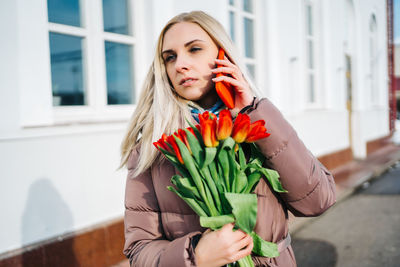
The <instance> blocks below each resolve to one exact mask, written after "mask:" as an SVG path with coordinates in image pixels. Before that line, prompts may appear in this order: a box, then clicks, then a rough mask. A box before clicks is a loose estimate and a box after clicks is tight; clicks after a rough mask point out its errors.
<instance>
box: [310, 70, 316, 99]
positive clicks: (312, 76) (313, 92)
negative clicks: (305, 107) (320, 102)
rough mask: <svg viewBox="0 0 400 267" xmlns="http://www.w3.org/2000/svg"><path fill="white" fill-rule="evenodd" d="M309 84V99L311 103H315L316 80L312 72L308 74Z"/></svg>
mask: <svg viewBox="0 0 400 267" xmlns="http://www.w3.org/2000/svg"><path fill="white" fill-rule="evenodd" d="M308 85H309V91H308V93H309V95H308V101H309V102H310V103H314V102H315V81H314V74H312V73H309V74H308Z"/></svg>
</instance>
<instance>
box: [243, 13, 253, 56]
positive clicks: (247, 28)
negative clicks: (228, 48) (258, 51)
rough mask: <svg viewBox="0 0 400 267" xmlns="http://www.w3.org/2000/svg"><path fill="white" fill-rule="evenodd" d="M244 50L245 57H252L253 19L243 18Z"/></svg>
mask: <svg viewBox="0 0 400 267" xmlns="http://www.w3.org/2000/svg"><path fill="white" fill-rule="evenodd" d="M243 22H244V50H245V55H246V57H250V58H254V31H253V30H254V25H253V20H251V19H248V18H244V21H243Z"/></svg>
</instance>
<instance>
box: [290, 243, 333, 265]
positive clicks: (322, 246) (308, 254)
mask: <svg viewBox="0 0 400 267" xmlns="http://www.w3.org/2000/svg"><path fill="white" fill-rule="evenodd" d="M292 248H293V251H294V255H295V257H296V261H297V266H299V267H307V266H324V267H334V266H336V263H337V261H338V253H337V251H336V247H335V246H334V245H332V244H330V243H328V242H326V241H322V240H316V239H294V240H293V242H292Z"/></svg>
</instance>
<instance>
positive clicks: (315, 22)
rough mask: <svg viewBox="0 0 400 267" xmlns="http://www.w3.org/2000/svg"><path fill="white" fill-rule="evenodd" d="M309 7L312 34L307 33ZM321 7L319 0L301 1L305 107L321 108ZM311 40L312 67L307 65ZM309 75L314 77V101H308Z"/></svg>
mask: <svg viewBox="0 0 400 267" xmlns="http://www.w3.org/2000/svg"><path fill="white" fill-rule="evenodd" d="M308 6H310V7H311V14H312V18H311V23H312V25H311V27H312V35H309V30H308V27H309V24H308V17H307V15H308V14H307V8H308ZM320 14H321V7H320V5H319V1H315V0H304V1H303V25H304V31H303V32H304V55H305V57H304V77H305V79H304V85H305V87H304V103H305V108H306V109H321V108H323V105H322V93H323V92H322V81H321V64H320V63H321V62H320V61H321V57H320V55H321V51H320V49H321V47H320V38H321V36H320V28H319V25H320V24H321V19H320ZM309 41H311V42H312V47H313V54H312V59H313V68H310V67H309V58H310V51H309V48H308V42H309ZM310 75H313V77H314V101H310V80H309V77H310Z"/></svg>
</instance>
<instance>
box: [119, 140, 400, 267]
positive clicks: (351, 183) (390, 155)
mask: <svg viewBox="0 0 400 267" xmlns="http://www.w3.org/2000/svg"><path fill="white" fill-rule="evenodd" d="M399 161H400V145H396V144H394V143H389V144H388V145H386V146H385V147H383V148H381V149H379V150H377V151H376V152H374V153H371V154H370V155H369V156H368V157H367V158H366V159H365V160H354V161H352V162H350V163H348V164H345V165H343V166H340V167H338V168H336V169H334V170H332V174H333V176H334V178H335V182H336V192H337V202H339V201H341V200H343V199H344V198H346V197H348V196H350V195H351V194H352V193H353V192H354V191H355V190H356V189H357V188H359V187H360V186H362V185H363V184H364V183H367V182H368V181H370V180H372V179H374V178H376V177H378V176H380V175H381V174H382V173H384V172H385V171H387V170H388V169H389V168H390V167H391V166H393V165H394V164H396V163H398V162H399ZM313 219H315V218H300V217H294V216H292V215H291V216H290V218H289V229H290V233H294V232H296V231H297V230H299V229H300V228H301V227H302V226H304V225H305V224H307V223H309V222H310V221H311V220H313ZM111 267H129V262H128V260H124V261H121V262H120V263H118V264H116V265H113V266H111Z"/></svg>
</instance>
